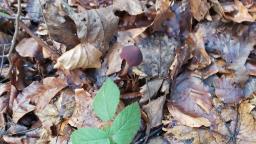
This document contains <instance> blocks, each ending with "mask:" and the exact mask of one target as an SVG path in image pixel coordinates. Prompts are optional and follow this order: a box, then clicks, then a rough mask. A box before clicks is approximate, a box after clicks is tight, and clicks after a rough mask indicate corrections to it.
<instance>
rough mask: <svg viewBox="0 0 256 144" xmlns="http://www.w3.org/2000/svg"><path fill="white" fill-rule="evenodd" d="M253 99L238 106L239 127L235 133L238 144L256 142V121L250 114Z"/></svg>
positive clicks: (252, 143) (253, 103)
mask: <svg viewBox="0 0 256 144" xmlns="http://www.w3.org/2000/svg"><path fill="white" fill-rule="evenodd" d="M255 104H256V103H255V99H254V102H253V100H252V101H251V102H250V101H248V100H247V101H244V102H242V103H241V104H240V106H239V110H238V111H239V114H240V115H239V120H240V122H239V123H240V127H239V133H238V135H237V138H238V143H239V144H254V143H256V137H255V135H256V121H255V119H254V117H253V115H252V114H251V112H252V110H253V109H254V107H255Z"/></svg>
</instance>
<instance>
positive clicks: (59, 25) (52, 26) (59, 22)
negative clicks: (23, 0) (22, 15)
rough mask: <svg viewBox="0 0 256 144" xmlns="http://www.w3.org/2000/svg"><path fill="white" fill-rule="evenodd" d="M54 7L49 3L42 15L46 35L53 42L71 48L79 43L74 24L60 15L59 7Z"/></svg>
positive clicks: (54, 5) (68, 18)
mask: <svg viewBox="0 0 256 144" xmlns="http://www.w3.org/2000/svg"><path fill="white" fill-rule="evenodd" d="M56 5H57V4H54V3H49V4H48V7H47V8H46V13H45V14H44V15H45V19H46V22H47V27H48V33H49V35H50V36H51V38H52V39H53V40H55V41H57V42H60V43H63V44H65V45H66V46H67V47H68V48H72V47H74V46H76V45H77V44H79V43H80V40H79V39H78V36H77V29H76V25H75V22H74V21H73V20H72V19H71V18H70V17H68V16H64V15H63V14H62V15H61V10H60V6H58V5H57V6H56Z"/></svg>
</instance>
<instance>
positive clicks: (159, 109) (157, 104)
mask: <svg viewBox="0 0 256 144" xmlns="http://www.w3.org/2000/svg"><path fill="white" fill-rule="evenodd" d="M165 99H166V98H165V96H161V97H159V98H157V99H156V100H153V101H150V102H149V103H148V104H147V105H145V106H143V110H144V111H145V112H146V113H147V116H148V118H149V125H150V127H151V128H153V127H157V126H159V125H160V124H161V123H162V119H163V107H164V102H165Z"/></svg>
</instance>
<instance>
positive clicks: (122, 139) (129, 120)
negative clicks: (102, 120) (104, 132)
mask: <svg viewBox="0 0 256 144" xmlns="http://www.w3.org/2000/svg"><path fill="white" fill-rule="evenodd" d="M139 128H140V107H139V104H138V103H137V102H136V103H133V104H131V105H129V106H127V107H126V108H125V109H124V110H122V111H121V113H119V114H118V115H117V117H116V119H115V120H114V122H113V123H112V126H111V129H110V135H111V138H112V140H113V141H114V142H116V143H117V144H129V143H131V141H132V140H133V138H134V136H135V134H136V133H137V131H138V130H139Z"/></svg>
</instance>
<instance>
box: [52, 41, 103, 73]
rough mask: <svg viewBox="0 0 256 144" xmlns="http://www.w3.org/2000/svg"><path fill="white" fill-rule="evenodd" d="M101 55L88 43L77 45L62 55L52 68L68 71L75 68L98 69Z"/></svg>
mask: <svg viewBox="0 0 256 144" xmlns="http://www.w3.org/2000/svg"><path fill="white" fill-rule="evenodd" d="M101 55H102V53H101V52H100V51H99V50H98V49H97V48H95V47H94V46H93V45H91V44H89V43H87V44H79V45H77V46H76V47H74V48H73V49H71V50H69V51H67V52H65V53H64V54H62V55H61V56H60V57H59V58H58V60H57V63H56V64H55V65H54V67H55V68H64V69H68V70H73V69H76V68H84V69H85V68H99V67H100V66H101V62H100V57H101Z"/></svg>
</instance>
